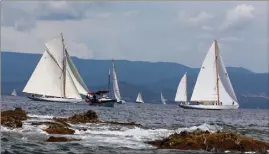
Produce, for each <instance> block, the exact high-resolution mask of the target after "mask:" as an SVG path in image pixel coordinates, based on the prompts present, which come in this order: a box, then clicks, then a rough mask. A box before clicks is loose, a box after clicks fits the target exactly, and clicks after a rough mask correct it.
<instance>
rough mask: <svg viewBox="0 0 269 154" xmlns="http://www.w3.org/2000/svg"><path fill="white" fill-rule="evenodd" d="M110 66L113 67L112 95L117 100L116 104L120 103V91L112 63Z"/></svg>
mask: <svg viewBox="0 0 269 154" xmlns="http://www.w3.org/2000/svg"><path fill="white" fill-rule="evenodd" d="M112 65H113V68H112V78H113V79H112V80H113V82H112V83H113V93H114V97H115V98H116V99H117V102H120V101H121V95H120V89H119V85H118V78H117V74H116V69H115V64H114V62H113V64H112Z"/></svg>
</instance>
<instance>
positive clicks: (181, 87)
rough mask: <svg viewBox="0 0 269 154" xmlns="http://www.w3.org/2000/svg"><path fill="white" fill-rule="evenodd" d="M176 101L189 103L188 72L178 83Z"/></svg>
mask: <svg viewBox="0 0 269 154" xmlns="http://www.w3.org/2000/svg"><path fill="white" fill-rule="evenodd" d="M175 102H181V103H182V102H183V103H184V104H185V105H187V104H189V102H188V93H187V73H185V74H184V76H183V77H182V78H181V80H180V82H179V84H178V87H177V92H176V96H175Z"/></svg>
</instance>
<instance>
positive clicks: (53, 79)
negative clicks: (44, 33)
mask: <svg viewBox="0 0 269 154" xmlns="http://www.w3.org/2000/svg"><path fill="white" fill-rule="evenodd" d="M45 47H46V49H45V51H44V53H43V55H42V57H41V59H40V61H39V63H38V64H37V66H36V68H35V70H34V72H33V73H32V75H31V77H30V79H29V80H28V82H27V84H26V86H25V87H24V89H23V92H25V93H30V94H32V95H31V96H29V97H28V98H30V99H32V100H35V101H50V102H72V103H77V102H80V101H83V99H82V97H81V95H87V93H88V88H87V86H86V84H85V83H84V81H83V80H82V78H81V76H80V74H79V72H78V70H77V69H76V67H75V65H74V63H73V62H72V60H71V58H70V56H69V54H68V52H67V49H66V48H65V44H64V38H63V35H62V33H61V35H60V36H57V37H55V38H53V39H51V40H50V41H48V42H47V43H46V44H45Z"/></svg>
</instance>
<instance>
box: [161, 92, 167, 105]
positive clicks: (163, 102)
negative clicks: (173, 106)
mask: <svg viewBox="0 0 269 154" xmlns="http://www.w3.org/2000/svg"><path fill="white" fill-rule="evenodd" d="M161 102H162V104H166V102H165V99H164V97H163V93H162V92H161Z"/></svg>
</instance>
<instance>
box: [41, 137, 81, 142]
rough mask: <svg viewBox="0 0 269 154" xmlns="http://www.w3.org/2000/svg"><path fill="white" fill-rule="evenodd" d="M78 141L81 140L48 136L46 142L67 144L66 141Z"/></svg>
mask: <svg viewBox="0 0 269 154" xmlns="http://www.w3.org/2000/svg"><path fill="white" fill-rule="evenodd" d="M80 140H81V139H74V138H66V137H54V136H50V137H49V138H48V139H47V140H46V141H47V142H68V141H80Z"/></svg>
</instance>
